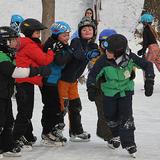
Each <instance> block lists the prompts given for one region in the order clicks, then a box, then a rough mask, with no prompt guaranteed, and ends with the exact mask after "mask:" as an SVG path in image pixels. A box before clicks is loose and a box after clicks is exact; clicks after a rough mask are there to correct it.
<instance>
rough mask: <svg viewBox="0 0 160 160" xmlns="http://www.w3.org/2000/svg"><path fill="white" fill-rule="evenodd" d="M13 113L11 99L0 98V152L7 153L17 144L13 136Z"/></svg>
mask: <svg viewBox="0 0 160 160" xmlns="http://www.w3.org/2000/svg"><path fill="white" fill-rule="evenodd" d="M13 123H14V118H13V112H12V102H11V99H1V98H0V150H1V151H4V152H7V151H9V150H11V149H12V148H14V146H15V142H14V139H13V135H12V129H13Z"/></svg>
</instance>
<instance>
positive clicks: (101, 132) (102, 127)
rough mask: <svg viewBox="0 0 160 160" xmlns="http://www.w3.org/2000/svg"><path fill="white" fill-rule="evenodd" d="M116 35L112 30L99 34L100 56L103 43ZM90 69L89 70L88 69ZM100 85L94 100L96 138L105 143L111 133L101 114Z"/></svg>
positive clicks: (102, 51)
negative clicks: (95, 108)
mask: <svg viewBox="0 0 160 160" xmlns="http://www.w3.org/2000/svg"><path fill="white" fill-rule="evenodd" d="M114 34H117V33H116V31H115V30H113V29H104V30H103V31H102V32H101V33H100V34H99V49H100V51H101V56H102V55H104V54H105V48H103V45H102V44H103V42H104V41H105V40H106V39H107V38H108V37H110V36H111V35H114ZM93 60H94V61H90V67H91V66H92V67H93V65H94V64H95V62H96V61H97V59H96V60H95V59H93ZM90 69H91V68H90ZM100 84H101V82H99V83H98V84H97V90H98V91H97V95H96V99H95V104H96V107H97V116H98V120H97V132H96V133H97V136H99V137H100V138H102V139H104V140H105V141H109V140H110V139H111V138H112V134H111V131H110V129H109V127H108V125H107V122H106V120H105V117H104V113H103V93H102V91H101V89H100Z"/></svg>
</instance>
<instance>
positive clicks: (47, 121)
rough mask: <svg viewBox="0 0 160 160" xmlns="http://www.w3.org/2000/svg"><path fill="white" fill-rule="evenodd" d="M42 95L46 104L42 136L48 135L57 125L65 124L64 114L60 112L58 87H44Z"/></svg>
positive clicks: (43, 113) (42, 122)
mask: <svg viewBox="0 0 160 160" xmlns="http://www.w3.org/2000/svg"><path fill="white" fill-rule="evenodd" d="M41 94H42V102H43V104H44V106H43V110H42V119H41V124H42V127H43V130H42V134H48V133H49V132H51V131H52V129H53V127H54V126H55V125H56V124H59V123H64V118H63V114H62V112H61V110H60V101H59V94H58V86H57V85H55V86H46V85H43V87H42V88H41Z"/></svg>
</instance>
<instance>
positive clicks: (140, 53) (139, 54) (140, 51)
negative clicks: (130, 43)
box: [137, 48, 145, 56]
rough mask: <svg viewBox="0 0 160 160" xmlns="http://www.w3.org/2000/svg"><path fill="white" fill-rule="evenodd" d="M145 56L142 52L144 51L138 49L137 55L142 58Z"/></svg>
mask: <svg viewBox="0 0 160 160" xmlns="http://www.w3.org/2000/svg"><path fill="white" fill-rule="evenodd" d="M144 54H145V52H144V49H143V48H142V49H140V50H139V51H138V52H137V55H138V56H143V55H144Z"/></svg>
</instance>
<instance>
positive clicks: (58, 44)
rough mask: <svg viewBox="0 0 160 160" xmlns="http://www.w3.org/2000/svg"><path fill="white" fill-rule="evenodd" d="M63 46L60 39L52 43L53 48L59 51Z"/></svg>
mask: <svg viewBox="0 0 160 160" xmlns="http://www.w3.org/2000/svg"><path fill="white" fill-rule="evenodd" d="M63 47H64V44H63V43H62V42H60V41H58V42H56V43H54V44H53V50H54V51H55V52H59V51H60V50H61V49H62V48H63Z"/></svg>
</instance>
